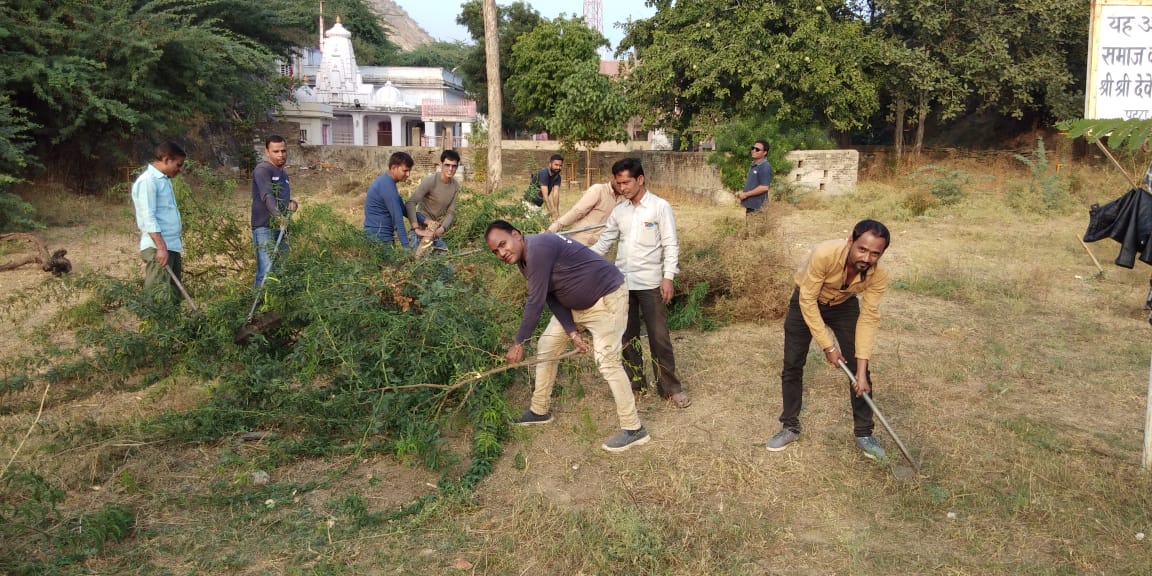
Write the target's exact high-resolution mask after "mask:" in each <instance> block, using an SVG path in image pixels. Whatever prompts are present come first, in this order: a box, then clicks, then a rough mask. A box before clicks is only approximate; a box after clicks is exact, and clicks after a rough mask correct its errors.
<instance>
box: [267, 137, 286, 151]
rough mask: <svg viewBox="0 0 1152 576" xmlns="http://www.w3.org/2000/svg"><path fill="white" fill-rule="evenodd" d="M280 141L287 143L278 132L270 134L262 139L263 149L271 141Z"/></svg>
mask: <svg viewBox="0 0 1152 576" xmlns="http://www.w3.org/2000/svg"><path fill="white" fill-rule="evenodd" d="M280 142H284V143H285V145H287V141H286V140H284V137H283V136H281V135H279V134H272V135H271V136H269V137H267V138H265V139H264V149H265V150H267V149H268V147H269V146H271V145H272V144H273V143H276V144H279V143H280Z"/></svg>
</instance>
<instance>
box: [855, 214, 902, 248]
mask: <svg viewBox="0 0 1152 576" xmlns="http://www.w3.org/2000/svg"><path fill="white" fill-rule="evenodd" d="M868 232H871V233H872V235H873V236H875V237H877V238H883V239H884V249H885V250H887V249H888V247H889V246H891V245H892V234H891V233H890V232H888V227H887V226H885V225H883V224H881V223H879V222H877V221H875V220H861V221H859V222H857V223H856V227H855V228H853V229H852V241H853V242H855V241H856V239H857V238H859V237H861V236H863V235H865V234H867V233H868Z"/></svg>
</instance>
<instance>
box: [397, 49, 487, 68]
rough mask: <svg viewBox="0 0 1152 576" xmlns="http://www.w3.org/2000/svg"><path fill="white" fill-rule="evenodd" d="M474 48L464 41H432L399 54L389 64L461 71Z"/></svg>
mask: <svg viewBox="0 0 1152 576" xmlns="http://www.w3.org/2000/svg"><path fill="white" fill-rule="evenodd" d="M472 48H473V47H472V46H470V45H468V44H465V43H463V42H430V43H428V44H421V45H419V46H417V47H415V48H413V49H412V50H409V51H407V52H401V53H399V54H397V55H396V56H395V58H393V60H392V61H391V62H389V64H390V65H392V66H430V67H433V68H444V69H446V70H450V71H453V72H456V73H460V67H461V66H462V65H463V64H464V61H465V60H467V59H468V56H469V55H470V54H471V53H472Z"/></svg>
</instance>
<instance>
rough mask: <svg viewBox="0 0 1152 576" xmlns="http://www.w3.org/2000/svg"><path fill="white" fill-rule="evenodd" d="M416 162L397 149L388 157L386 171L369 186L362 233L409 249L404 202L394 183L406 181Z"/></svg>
mask: <svg viewBox="0 0 1152 576" xmlns="http://www.w3.org/2000/svg"><path fill="white" fill-rule="evenodd" d="M414 164H415V162H414V161H413V160H412V156H409V155H408V153H407V152H396V153H394V154H392V157H391V158H389V159H388V171H387V172H385V173H383V174H381V175H380V177H379V178H376V181H375V182H373V183H372V185H371V186H369V187H368V198H367V199H365V200H364V233H365V234H367V235H368V236H369V237H371V238H375V239H376V240H379V241H381V242H383V243H384V244H387V245H388V246H389V247H391V246H393V244H394V242H395V240H396V239H399V240H400V245H401V246H403V247H405V248H408V246H409V244H408V231H407V229H406V228H405V226H404V201H403V200H401V199H400V191H399V190H397V188H396V185H397V184H399V183H401V182H403V181H405V180H407V179H408V175H409V174H411V173H412V166H413V165H414Z"/></svg>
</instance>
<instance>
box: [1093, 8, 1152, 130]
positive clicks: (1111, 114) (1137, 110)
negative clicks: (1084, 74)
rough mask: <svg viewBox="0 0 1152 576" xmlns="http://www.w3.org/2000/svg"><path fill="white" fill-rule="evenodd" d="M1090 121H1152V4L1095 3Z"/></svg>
mask: <svg viewBox="0 0 1152 576" xmlns="http://www.w3.org/2000/svg"><path fill="white" fill-rule="evenodd" d="M1084 118H1087V119H1096V120H1100V119H1108V118H1124V119H1130V118H1139V119H1152V0H1093V1H1092V26H1091V29H1090V31H1089V41H1088V86H1087V89H1086V90H1085V99H1084Z"/></svg>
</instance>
